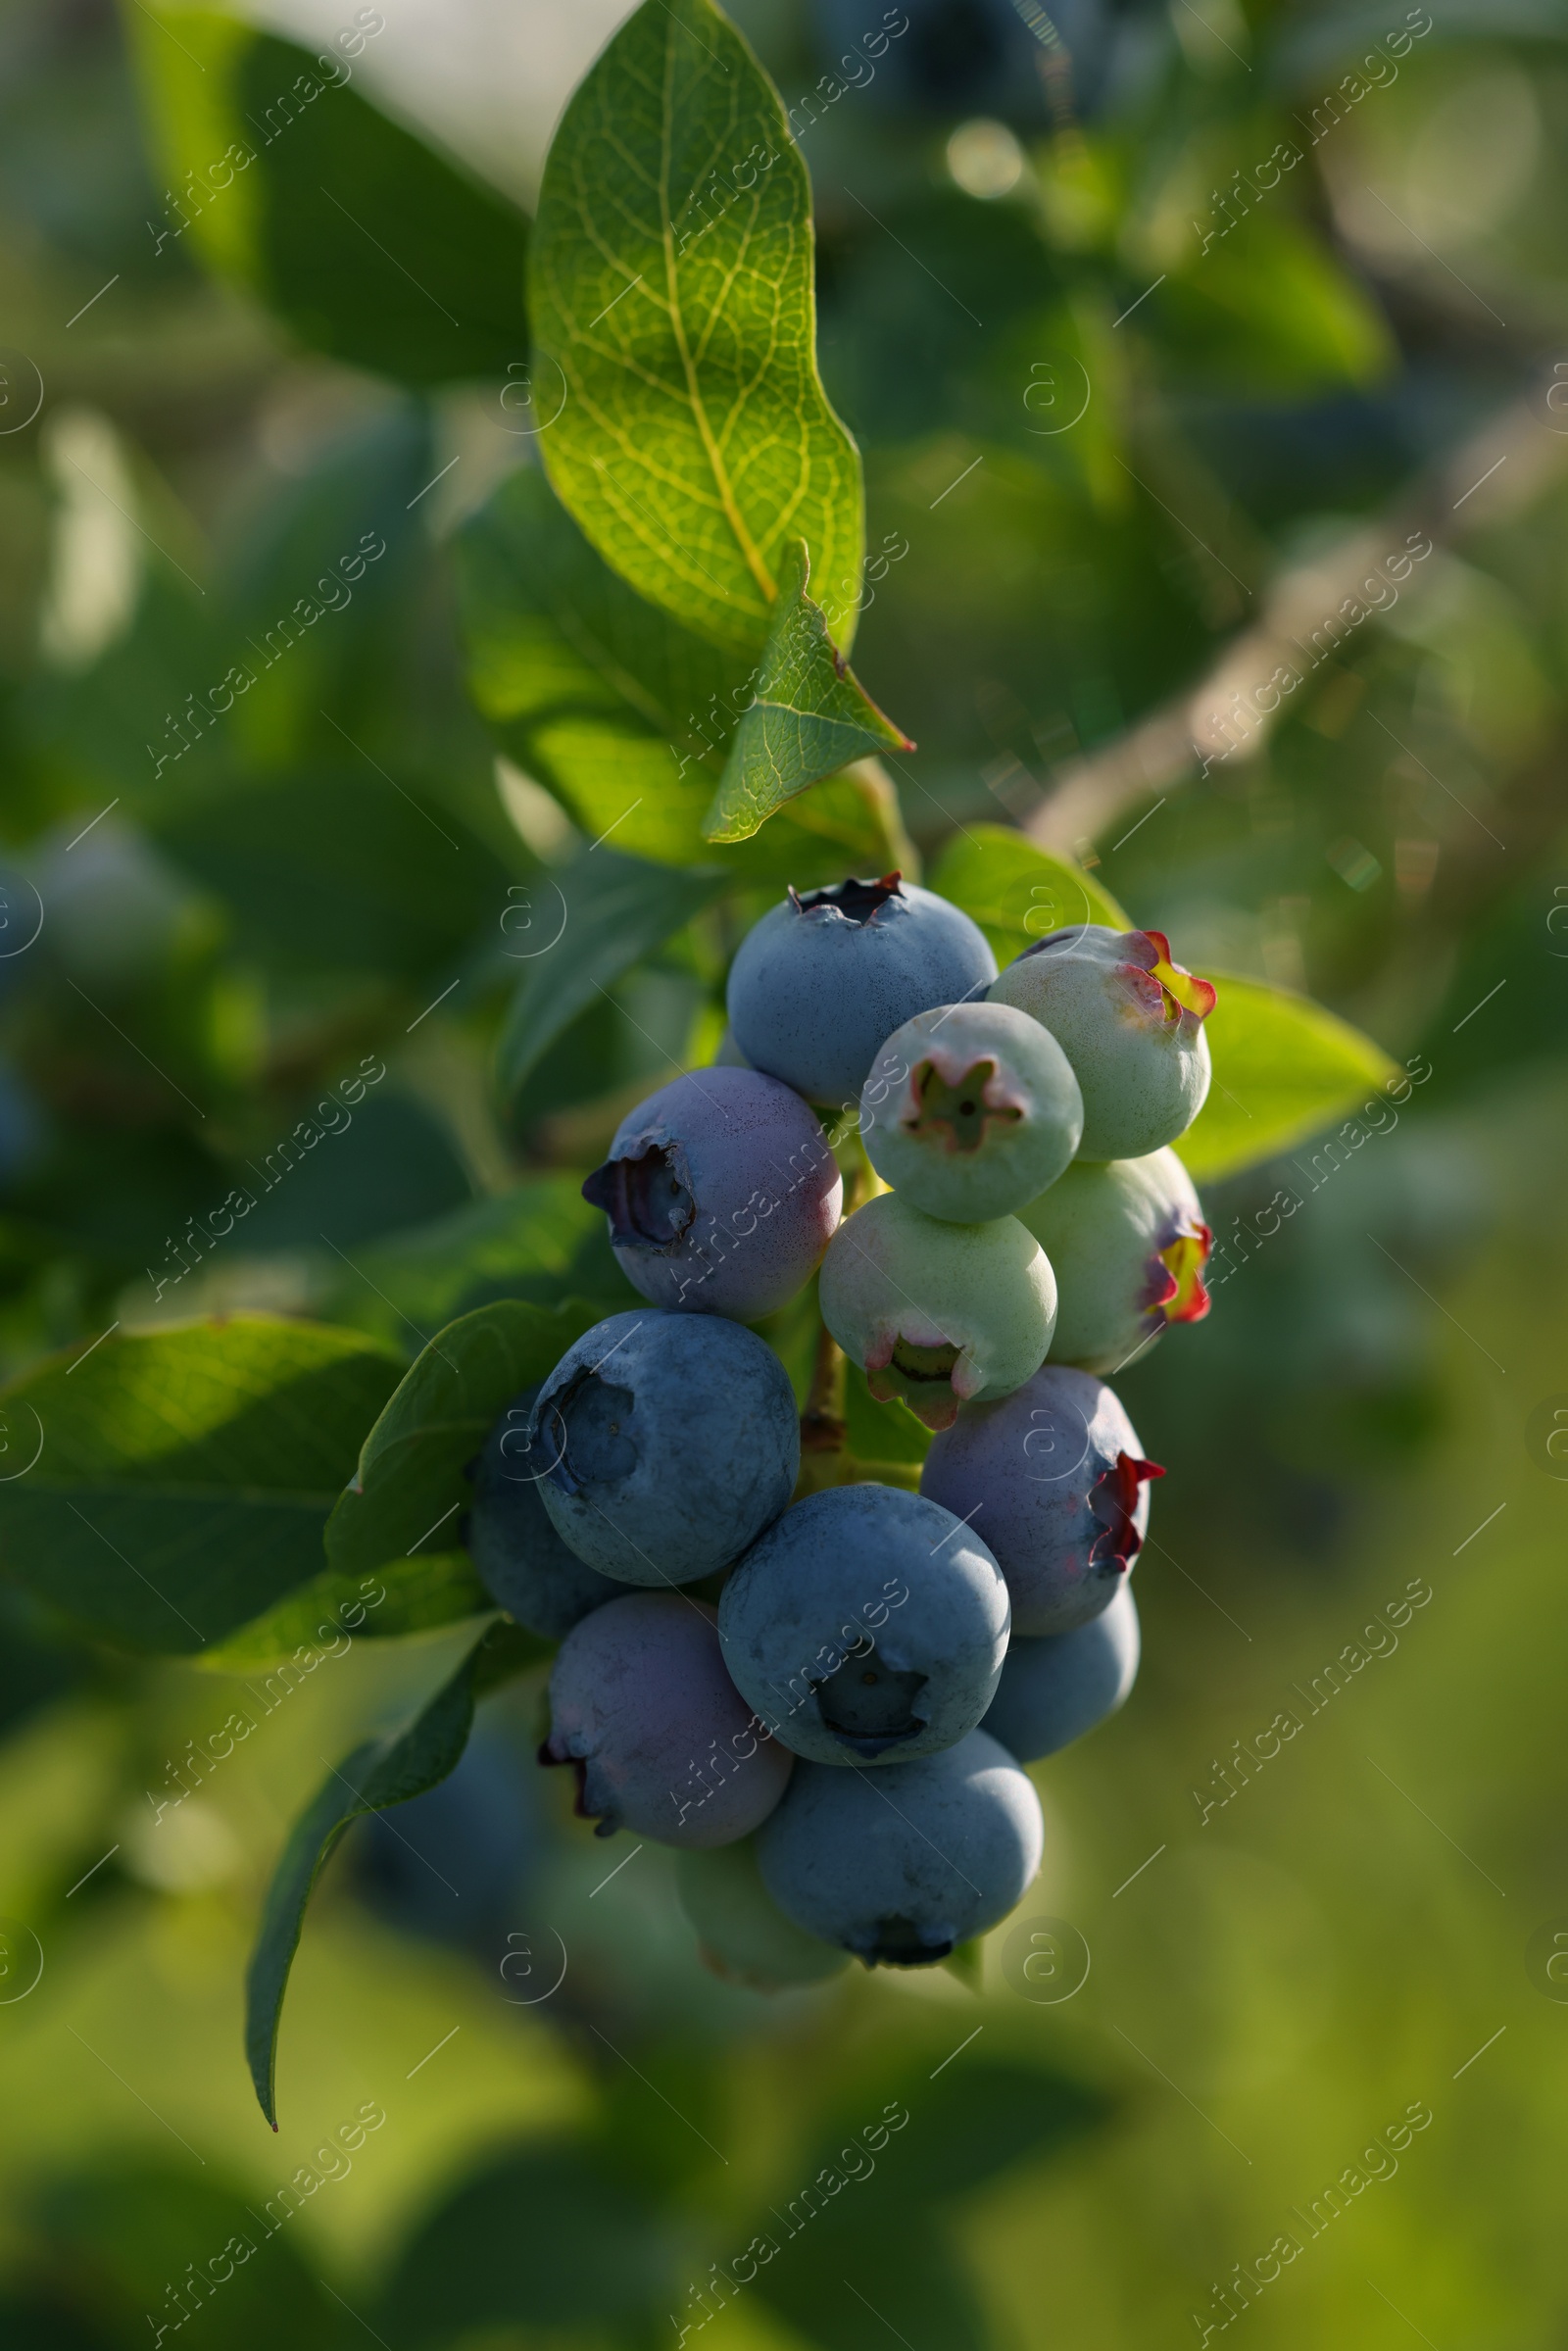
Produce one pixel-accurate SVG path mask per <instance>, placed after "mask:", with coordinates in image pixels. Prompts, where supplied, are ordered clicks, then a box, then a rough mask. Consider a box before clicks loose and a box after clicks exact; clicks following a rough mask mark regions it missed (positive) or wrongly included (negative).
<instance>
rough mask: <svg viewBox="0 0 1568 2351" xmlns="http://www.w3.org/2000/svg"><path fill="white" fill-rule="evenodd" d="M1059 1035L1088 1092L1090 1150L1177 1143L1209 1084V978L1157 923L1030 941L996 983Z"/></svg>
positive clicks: (1085, 1143) (997, 996)
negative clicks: (1181, 956) (1177, 958)
mask: <svg viewBox="0 0 1568 2351" xmlns="http://www.w3.org/2000/svg"><path fill="white" fill-rule="evenodd" d="M990 1001H991V1003H993V1004H1016V1005H1017V1007H1018V1008H1019V1010H1020V1011H1024V1012H1028V1013H1031V1014H1032V1015H1033V1017H1034V1018H1035V1019H1036V1020H1038V1021H1039V1022H1040V1023H1041V1024H1042V1026H1043V1027H1045V1028H1048V1029H1049V1030H1050V1031H1051V1033H1052V1035H1053V1036H1054V1038H1055V1040H1056V1042H1057V1044H1058V1045H1059V1046H1060V1047H1061V1050H1062V1052H1063V1053H1065V1054H1066V1056H1067V1058H1068V1060H1069V1061H1070V1062H1071V1063H1072V1068H1073V1075H1074V1076H1075V1077H1076V1078H1077V1080H1078V1085H1079V1088H1080V1090H1081V1092H1082V1094H1083V1099H1084V1132H1083V1140H1082V1142H1081V1143H1080V1144H1079V1146H1078V1153H1079V1156H1080V1158H1084V1159H1138V1158H1142V1157H1144V1156H1145V1155H1146V1154H1147V1153H1148V1152H1150V1151H1158V1150H1159V1148H1160V1146H1161V1145H1162V1144H1166V1143H1174V1142H1175V1140H1176V1138H1177V1136H1178V1135H1180V1134H1183V1133H1184V1132H1185V1131H1186V1129H1187V1128H1188V1127H1190V1126H1191V1125H1192V1123H1193V1120H1194V1119H1195V1118H1196V1117H1197V1116H1198V1113H1199V1111H1200V1110H1201V1108H1202V1106H1203V1101H1204V1097H1205V1096H1206V1095H1207V1093H1208V1081H1209V1055H1208V1039H1207V1038H1206V1037H1205V1036H1204V1034H1203V1022H1204V1021H1205V1019H1206V1018H1207V1017H1208V1014H1209V1013H1210V1012H1211V1011H1212V1010H1213V1008H1214V991H1213V989H1212V987H1211V986H1210V985H1209V983H1208V981H1207V980H1201V979H1195V978H1194V976H1193V974H1192V973H1191V972H1190V971H1184V970H1183V969H1182V968H1181V966H1180V965H1179V964H1177V963H1173V962H1172V961H1171V959H1170V947H1169V944H1168V942H1167V941H1166V939H1165V937H1164V935H1163V934H1162V933H1161V932H1159V931H1111V930H1106V929H1105V928H1104V926H1103V924H1102V923H1098V922H1083V923H1075V924H1074V925H1073V926H1072V927H1071V928H1070V929H1068V930H1060V931H1053V932H1051V933H1050V935H1049V936H1048V937H1046V938H1044V939H1042V940H1041V941H1040V942H1039V943H1038V945H1037V946H1034V947H1028V948H1025V950H1024V952H1023V954H1022V955H1019V957H1018V958H1017V960H1016V962H1013V963H1009V964H1008V966H1007V968H1006V970H1005V972H1004V973H1003V974H1002V976H1001V978H1000V979H999V980H997V981H996V982H995V984H994V985H993V987H992V989H991V995H990Z"/></svg>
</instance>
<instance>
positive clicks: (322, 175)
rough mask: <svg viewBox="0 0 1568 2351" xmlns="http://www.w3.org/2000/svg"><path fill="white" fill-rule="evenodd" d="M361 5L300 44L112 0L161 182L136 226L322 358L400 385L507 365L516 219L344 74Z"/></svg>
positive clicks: (520, 243)
mask: <svg viewBox="0 0 1568 2351" xmlns="http://www.w3.org/2000/svg"><path fill="white" fill-rule="evenodd" d="M371 13H373V12H368V11H362V12H361V17H360V21H359V24H358V25H356V24H348V25H346V26H345V27H344V29H343V30H342V31H341V32H340V33H338V34H337V35H335V36H334V37H333V38H331V39H329V40H327V41H326V42H324V43H323V46H322V48H321V50H320V51H319V52H313V51H310V50H306V49H303V48H299V47H297V46H296V45H295V44H294V43H293V42H292V41H285V40H279V39H278V38H277V37H276V36H275V35H273V34H271V33H264V32H258V31H255V30H253V29H251V28H250V27H248V26H244V25H241V24H236V23H235V22H234V21H233V20H232V19H230V18H226V17H223V16H221V15H218V14H216V13H210V12H208V11H206V10H203V9H185V8H169V7H167V6H163V5H158V4H157V0H154V4H153V5H150V6H149V5H144V0H136V5H135V6H133V7H130V8H127V9H126V11H125V23H126V30H127V34H128V36H129V38H130V40H131V43H132V45H133V49H134V52H135V55H136V60H137V65H138V68H139V71H140V75H141V80H142V86H143V90H144V93H145V96H146V100H147V106H148V112H149V115H150V117H151V122H152V127H153V132H154V137H155V139H156V141H157V144H158V146H159V149H160V151H161V155H162V159H163V164H164V171H165V173H166V175H167V177H168V179H169V181H170V183H171V188H170V192H169V194H168V195H167V196H166V198H165V201H164V203H163V205H162V207H161V208H160V210H159V213H158V215H157V218H156V219H155V220H153V221H152V223H151V224H150V225H151V232H152V234H153V236H154V238H155V240H156V239H157V238H158V237H159V236H163V237H165V238H167V239H170V240H173V241H174V242H175V243H176V245H177V243H178V241H180V240H182V239H183V238H184V237H185V236H187V235H188V236H189V237H190V239H191V242H192V243H193V244H194V245H195V246H196V247H197V248H198V249H199V250H200V252H201V254H202V256H203V258H204V259H205V260H206V261H207V262H208V264H209V265H210V266H211V267H212V268H214V269H217V270H219V271H220V272H221V274H223V275H225V276H227V277H230V278H232V279H234V280H236V281H237V282H239V283H240V284H242V285H244V286H246V287H247V288H249V290H250V291H252V292H253V293H255V294H258V295H259V296H260V297H261V299H262V300H263V301H264V302H266V303H268V304H269V305H270V307H271V308H272V309H273V310H275V311H276V312H277V313H278V314H279V315H280V316H281V317H282V318H285V319H286V320H287V322H288V324H289V325H290V326H291V327H292V328H293V329H294V331H295V333H296V334H298V335H299V337H300V338H301V340H302V341H303V342H305V343H308V344H310V345H311V346H312V347H313V348H314V349H316V350H318V351H324V352H325V353H327V354H328V355H329V356H330V357H331V358H333V359H337V360H344V361H347V362H348V363H349V364H350V365H351V366H354V367H370V368H373V369H375V370H376V371H377V372H379V373H381V374H385V375H390V376H392V377H394V378H395V379H397V380H399V381H401V382H405V383H413V384H433V383H443V382H447V381H450V380H452V379H453V378H456V377H463V376H473V375H487V374H488V375H494V376H497V377H505V376H506V373H507V369H508V368H509V367H511V366H512V365H513V364H514V363H515V364H517V365H518V366H520V365H521V363H522V362H523V361H524V360H525V359H526V357H527V336H526V330H525V326H524V320H523V307H522V293H523V269H524V264H525V257H526V251H527V222H526V220H524V219H523V216H522V215H521V214H520V213H519V212H518V211H517V210H516V208H515V206H513V205H511V204H509V203H508V202H507V200H506V199H505V198H504V197H502V196H500V195H498V194H496V193H495V191H494V190H493V189H490V188H487V187H484V186H482V185H481V184H480V183H479V182H478V181H477V180H474V179H472V178H470V177H469V176H468V174H467V173H466V172H465V171H460V170H459V169H458V167H457V166H456V165H454V164H451V163H449V162H447V161H446V160H445V159H444V158H443V157H441V156H439V155H437V154H436V153H435V152H434V150H433V149H432V148H430V147H429V146H427V145H426V144H425V142H424V141H423V140H422V139H418V138H416V137H415V136H414V135H413V134H412V132H410V131H407V130H404V129H402V128H401V127H400V126H399V125H398V124H397V123H395V122H391V121H390V120H389V119H388V118H387V117H386V116H385V115H383V114H382V113H381V112H380V111H379V109H378V108H376V107H374V106H371V105H369V104H368V102H367V101H366V100H365V99H364V98H362V97H361V95H360V93H359V91H358V90H357V89H353V88H350V87H348V86H346V85H347V84H348V82H349V81H350V79H351V78H352V76H353V74H354V73H355V69H356V62H357V60H358V58H359V57H360V56H361V55H362V54H363V52H364V50H365V47H366V44H367V41H368V40H373V39H374V38H376V37H377V36H376V34H375V33H374V32H370V31H368V29H366V28H365V27H364V20H365V17H366V16H367V15H368V14H371ZM381 29H384V24H383V25H382V27H381ZM157 250H158V251H159V252H160V253H162V252H163V251H164V250H165V248H164V247H163V246H159V247H158V248H157Z"/></svg>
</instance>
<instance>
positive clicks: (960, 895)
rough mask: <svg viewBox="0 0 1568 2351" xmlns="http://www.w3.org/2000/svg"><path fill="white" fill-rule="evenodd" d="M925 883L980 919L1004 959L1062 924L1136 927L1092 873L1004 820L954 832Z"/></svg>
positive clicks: (994, 949) (1116, 928) (1117, 928)
mask: <svg viewBox="0 0 1568 2351" xmlns="http://www.w3.org/2000/svg"><path fill="white" fill-rule="evenodd" d="M930 886H931V888H932V889H933V890H935V891H938V892H939V893H940V894H941V896H942V897H943V898H951V899H952V901H953V903H954V905H955V906H962V908H963V910H964V912H965V913H966V914H968V915H970V916H971V917H972V918H973V920H974V921H976V922H977V923H978V924H979V925H980V928H981V929H982V930H983V931H984V932H985V935H986V937H987V939H988V940H989V941H990V943H991V949H992V953H993V954H994V955H995V956H996V958H997V961H998V962H999V963H1001V964H1004V965H1005V964H1007V963H1010V962H1011V961H1012V960H1013V958H1014V956H1015V955H1022V954H1023V952H1024V949H1025V948H1026V947H1032V946H1033V945H1034V943H1035V941H1036V940H1037V939H1043V938H1044V937H1045V935H1046V933H1047V932H1048V931H1055V930H1060V929H1061V928H1062V927H1063V926H1064V925H1065V924H1068V923H1073V922H1103V923H1104V924H1105V925H1106V926H1107V927H1108V928H1109V929H1111V930H1114V931H1130V930H1133V929H1135V928H1136V927H1137V926H1136V925H1135V924H1134V922H1133V920H1132V917H1131V915H1129V914H1126V913H1124V912H1123V910H1122V908H1121V907H1120V906H1118V905H1117V904H1116V901H1115V900H1114V899H1113V898H1112V897H1111V895H1110V893H1109V891H1108V890H1105V889H1103V888H1102V886H1101V884H1100V883H1099V882H1097V881H1096V880H1095V879H1094V877H1093V875H1091V874H1088V873H1085V872H1084V871H1083V869H1082V867H1081V866H1078V865H1074V864H1072V863H1071V862H1070V861H1069V860H1068V859H1067V858H1065V857H1053V856H1052V855H1051V852H1050V851H1049V850H1045V849H1039V848H1037V847H1036V845H1035V843H1034V842H1033V841H1029V840H1026V839H1025V837H1024V835H1023V834H1022V833H1015V832H1012V831H1011V830H1009V828H1008V827H1007V826H1006V825H1005V824H973V825H967V826H965V828H964V829H963V831H962V832H958V833H955V834H954V836H953V838H952V839H951V841H950V842H949V843H948V845H947V847H946V849H945V850H944V851H943V853H942V855H941V857H939V858H938V859H937V862H936V865H935V867H934V868H933V870H932V873H931V876H930Z"/></svg>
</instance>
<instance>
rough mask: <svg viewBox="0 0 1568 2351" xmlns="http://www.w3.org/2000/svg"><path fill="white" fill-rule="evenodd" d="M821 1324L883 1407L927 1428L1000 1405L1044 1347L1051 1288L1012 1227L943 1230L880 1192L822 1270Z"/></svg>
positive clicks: (1034, 1246)
mask: <svg viewBox="0 0 1568 2351" xmlns="http://www.w3.org/2000/svg"><path fill="white" fill-rule="evenodd" d="M818 1297H819V1298H820V1301H821V1308H822V1320H823V1321H824V1322H825V1323H826V1324H827V1327H828V1329H829V1330H830V1331H831V1332H832V1334H833V1336H834V1338H835V1339H836V1340H837V1341H838V1343H839V1345H840V1347H842V1348H843V1349H844V1352H845V1353H846V1354H847V1355H848V1356H849V1357H850V1359H851V1361H852V1362H855V1363H858V1364H860V1365H861V1366H862V1368H863V1369H864V1372H865V1376H866V1379H867V1382H868V1383H869V1385H870V1390H871V1394H872V1395H873V1396H877V1397H879V1398H880V1399H881V1400H882V1401H883V1402H884V1403H885V1402H887V1401H888V1400H889V1399H890V1398H891V1397H893V1396H902V1397H903V1398H904V1401H905V1402H906V1403H907V1405H908V1407H909V1410H910V1411H911V1412H912V1413H913V1414H914V1415H915V1417H916V1419H918V1420H922V1421H924V1423H925V1425H926V1427H927V1428H928V1429H945V1428H947V1427H948V1426H949V1425H950V1424H951V1423H952V1421H953V1419H954V1417H955V1415H956V1412H957V1409H958V1406H959V1404H960V1403H967V1402H968V1401H970V1399H971V1398H973V1397H977V1396H988V1397H989V1396H1005V1395H1006V1394H1007V1392H1008V1390H1009V1389H1012V1388H1016V1387H1017V1385H1018V1383H1019V1381H1020V1380H1026V1379H1027V1378H1028V1377H1029V1374H1030V1373H1031V1372H1032V1371H1033V1370H1034V1369H1035V1367H1036V1365H1037V1364H1039V1363H1040V1362H1041V1361H1042V1359H1043V1358H1044V1356H1045V1354H1046V1351H1047V1349H1048V1348H1049V1347H1050V1345H1051V1334H1052V1330H1053V1327H1054V1323H1055V1319H1056V1284H1055V1280H1054V1276H1053V1274H1052V1270H1051V1265H1050V1263H1049V1261H1048V1259H1047V1257H1046V1255H1045V1252H1044V1251H1043V1250H1042V1249H1041V1247H1040V1245H1039V1243H1038V1242H1037V1241H1036V1240H1035V1238H1034V1235H1033V1234H1032V1233H1028V1232H1026V1231H1025V1230H1024V1228H1023V1226H1022V1225H1021V1224H1020V1223H1019V1222H1018V1219H1017V1218H1016V1217H1015V1216H999V1217H996V1218H994V1219H993V1220H992V1221H991V1222H990V1223H988V1224H950V1223H945V1222H943V1221H941V1220H940V1219H938V1218H937V1217H934V1216H922V1215H921V1213H920V1211H919V1209H918V1208H914V1207H911V1206H910V1205H909V1204H908V1202H907V1200H905V1198H904V1195H903V1194H902V1193H901V1192H884V1193H880V1194H878V1196H877V1198H876V1199H875V1200H867V1201H866V1203H865V1205H864V1207H863V1208H858V1209H857V1210H856V1212H855V1214H854V1215H853V1216H848V1217H846V1218H845V1220H844V1222H843V1223H842V1224H841V1225H840V1227H839V1229H838V1231H837V1232H836V1233H835V1234H834V1236H833V1239H832V1241H831V1243H830V1244H829V1247H828V1252H827V1255H826V1256H825V1257H824V1259H823V1260H822V1279H821V1284H820V1287H819V1290H818Z"/></svg>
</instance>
